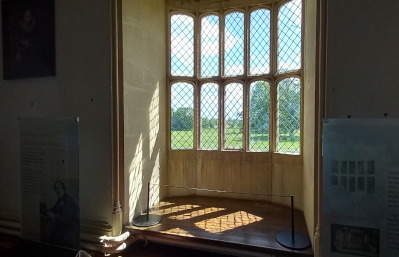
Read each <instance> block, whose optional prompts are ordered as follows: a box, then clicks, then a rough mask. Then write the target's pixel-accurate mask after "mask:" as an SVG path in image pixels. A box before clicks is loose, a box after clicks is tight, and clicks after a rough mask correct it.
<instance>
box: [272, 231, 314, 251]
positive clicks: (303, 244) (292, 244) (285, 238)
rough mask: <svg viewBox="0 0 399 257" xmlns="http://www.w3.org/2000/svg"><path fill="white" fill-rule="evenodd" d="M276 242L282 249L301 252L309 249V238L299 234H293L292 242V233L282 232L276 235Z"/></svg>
mask: <svg viewBox="0 0 399 257" xmlns="http://www.w3.org/2000/svg"><path fill="white" fill-rule="evenodd" d="M276 240H277V242H278V243H279V244H281V245H282V246H284V247H287V248H290V249H294V250H303V249H306V248H309V247H310V238H309V237H308V236H305V235H302V234H301V233H299V232H294V240H292V231H282V232H280V233H278V234H277V237H276Z"/></svg>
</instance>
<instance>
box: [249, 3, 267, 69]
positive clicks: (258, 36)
mask: <svg viewBox="0 0 399 257" xmlns="http://www.w3.org/2000/svg"><path fill="white" fill-rule="evenodd" d="M249 61H250V75H261V74H268V73H269V72H270V11H269V10H267V9H259V10H256V11H253V12H252V13H251V21H250V55H249Z"/></svg>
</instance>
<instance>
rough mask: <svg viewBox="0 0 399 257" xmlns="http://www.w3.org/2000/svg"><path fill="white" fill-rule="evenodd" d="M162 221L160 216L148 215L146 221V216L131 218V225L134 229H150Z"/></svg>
mask: <svg viewBox="0 0 399 257" xmlns="http://www.w3.org/2000/svg"><path fill="white" fill-rule="evenodd" d="M161 221H162V218H161V216H159V215H156V214H149V215H148V220H147V214H143V215H140V216H137V217H136V218H133V221H132V223H133V225H135V226H136V227H151V226H154V225H156V224H158V223H160V222H161Z"/></svg>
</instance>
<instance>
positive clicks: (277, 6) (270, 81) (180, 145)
mask: <svg viewBox="0 0 399 257" xmlns="http://www.w3.org/2000/svg"><path fill="white" fill-rule="evenodd" d="M243 2H244V1H243ZM274 2H275V1H274ZM302 5H303V4H302V1H301V0H292V1H280V2H278V3H270V4H263V5H258V6H244V4H242V5H240V6H237V8H234V9H231V10H209V12H195V13H190V12H189V11H187V12H176V13H175V12H173V13H171V15H170V24H169V26H170V35H169V36H170V67H169V76H168V79H169V83H170V85H171V88H170V92H171V102H170V104H171V120H170V124H171V125H170V126H171V127H170V128H171V148H172V149H194V148H195V149H204V150H229V149H231V150H241V151H242V150H243V151H274V152H279V153H290V154H299V153H300V134H301V133H300V128H301V126H300V122H301V120H300V116H301V78H302ZM222 13H223V14H222ZM272 17H277V19H272ZM197 103H198V104H197Z"/></svg>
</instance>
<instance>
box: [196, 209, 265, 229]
mask: <svg viewBox="0 0 399 257" xmlns="http://www.w3.org/2000/svg"><path fill="white" fill-rule="evenodd" d="M262 219H263V218H261V217H258V216H255V215H253V214H251V213H248V212H245V211H238V212H235V213H230V214H226V215H223V216H219V217H216V218H211V219H206V220H202V221H199V222H196V223H194V224H195V226H196V227H198V228H200V229H203V230H205V231H207V232H210V233H215V234H217V233H221V232H224V231H227V230H231V229H235V228H238V227H241V226H246V225H249V224H251V223H254V222H258V221H261V220H262Z"/></svg>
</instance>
